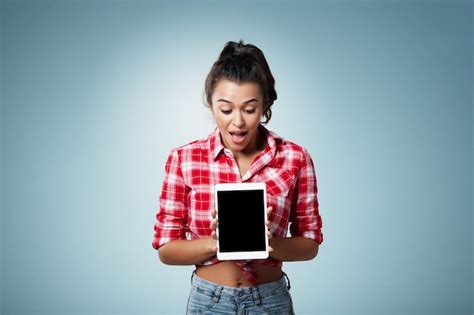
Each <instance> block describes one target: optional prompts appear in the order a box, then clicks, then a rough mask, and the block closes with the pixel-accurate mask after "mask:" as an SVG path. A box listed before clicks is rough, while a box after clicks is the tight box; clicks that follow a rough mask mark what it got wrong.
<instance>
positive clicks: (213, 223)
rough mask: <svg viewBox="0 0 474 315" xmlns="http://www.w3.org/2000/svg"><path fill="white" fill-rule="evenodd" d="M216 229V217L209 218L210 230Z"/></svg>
mask: <svg viewBox="0 0 474 315" xmlns="http://www.w3.org/2000/svg"><path fill="white" fill-rule="evenodd" d="M216 229H217V219H215V218H214V219H212V220H211V230H213V231H215V230H216Z"/></svg>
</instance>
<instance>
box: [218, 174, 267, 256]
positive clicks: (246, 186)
mask: <svg viewBox="0 0 474 315" xmlns="http://www.w3.org/2000/svg"><path fill="white" fill-rule="evenodd" d="M235 190H262V191H263V205H264V207H263V208H264V209H263V211H264V218H265V220H264V222H265V221H266V218H267V189H266V185H265V183H226V184H217V185H216V186H215V202H216V217H217V220H218V221H219V200H218V198H217V193H218V192H219V191H235ZM266 231H267V228H266V227H265V250H263V251H251V252H221V251H220V249H219V224H217V229H216V233H217V259H219V260H234V259H265V258H268V256H269V252H268V235H267V232H266Z"/></svg>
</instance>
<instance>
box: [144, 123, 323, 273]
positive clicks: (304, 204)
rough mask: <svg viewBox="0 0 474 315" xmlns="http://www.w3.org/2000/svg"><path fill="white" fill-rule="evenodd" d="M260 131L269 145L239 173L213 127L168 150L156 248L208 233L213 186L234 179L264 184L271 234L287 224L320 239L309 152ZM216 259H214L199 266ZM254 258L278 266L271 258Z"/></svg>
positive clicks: (280, 233) (294, 232)
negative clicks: (246, 168)
mask: <svg viewBox="0 0 474 315" xmlns="http://www.w3.org/2000/svg"><path fill="white" fill-rule="evenodd" d="M260 131H261V132H263V133H264V134H265V135H266V137H267V147H266V148H265V150H264V151H263V152H261V153H260V154H259V155H258V156H257V158H256V159H255V160H254V161H253V163H252V165H251V166H250V168H249V169H248V171H247V173H246V174H244V175H243V176H242V177H241V176H240V172H239V168H238V165H237V163H236V161H235V159H234V158H233V155H232V152H231V151H230V150H228V149H226V148H225V147H224V146H223V144H222V142H221V137H220V133H219V130H218V129H217V128H216V129H215V131H214V132H213V133H212V134H211V135H209V136H208V137H207V138H205V139H202V140H198V141H194V142H191V143H189V144H187V145H184V146H181V147H179V148H177V149H174V150H172V152H171V154H170V155H169V157H168V160H167V162H166V166H165V171H166V173H165V178H164V181H163V188H162V192H161V196H160V208H159V211H158V213H157V215H156V219H157V222H156V224H155V227H154V228H155V235H154V240H153V247H154V248H155V249H158V248H160V247H161V246H162V245H164V244H166V243H167V242H169V241H171V240H177V239H197V238H205V237H209V236H210V235H211V229H210V220H211V209H213V208H214V207H215V201H214V186H215V185H216V184H218V183H238V182H264V183H266V187H267V203H268V206H272V207H273V211H272V212H271V215H270V218H269V220H270V222H271V227H270V228H271V232H272V233H273V235H275V236H287V232H288V228H289V230H290V234H291V235H292V236H303V237H306V238H310V239H313V240H315V241H316V242H317V243H319V244H321V243H322V241H323V234H322V233H321V227H322V221H321V217H320V215H319V210H318V199H317V183H316V174H315V171H314V165H313V161H312V159H311V157H310V155H309V153H308V152H307V151H306V150H305V149H304V148H302V147H300V146H298V145H296V144H294V143H291V142H289V141H286V140H284V139H282V138H281V137H278V136H277V135H276V134H274V133H272V132H271V131H269V130H267V129H266V128H264V127H263V126H260ZM217 262H218V260H217V259H216V258H214V259H211V260H209V261H207V262H203V264H213V263H217ZM256 262H258V263H264V264H269V265H277V266H278V265H281V262H278V261H276V260H274V259H271V258H269V259H265V260H261V261H256ZM242 265H243V264H242Z"/></svg>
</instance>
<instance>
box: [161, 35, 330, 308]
mask: <svg viewBox="0 0 474 315" xmlns="http://www.w3.org/2000/svg"><path fill="white" fill-rule="evenodd" d="M274 86H275V80H274V78H273V76H272V74H271V72H270V68H269V67H268V64H267V61H266V59H265V57H264V55H263V53H262V51H261V50H260V49H259V48H257V47H256V46H254V45H251V44H244V43H243V42H242V41H240V42H239V43H236V42H228V43H227V44H226V45H225V47H224V49H223V50H222V52H221V54H220V56H219V59H218V60H217V61H216V62H215V63H214V65H213V66H212V68H211V70H210V72H209V74H208V76H207V79H206V83H205V100H206V103H207V104H206V105H207V106H208V107H209V109H210V110H211V111H212V113H213V116H214V119H215V122H216V125H217V128H216V129H215V131H214V132H213V133H212V134H210V135H209V136H208V137H206V138H205V139H202V140H198V141H194V142H191V143H189V144H186V145H184V146H181V147H179V148H177V149H174V150H172V152H171V154H170V155H169V157H168V160H167V162H166V167H165V169H166V174H165V179H164V183H163V188H162V193H161V197H160V209H159V211H158V214H157V223H156V224H155V237H154V241H153V247H154V248H155V249H158V250H159V251H158V252H159V257H160V259H161V261H162V262H163V263H165V264H170V265H196V270H195V271H194V273H193V276H192V290H191V294H190V296H189V300H188V306H187V313H188V314H194V313H200V314H202V313H204V314H218V313H225V314H237V313H238V314H241V313H245V314H252V313H255V314H292V313H293V305H292V302H291V297H290V294H289V288H290V285H289V280H288V278H287V277H286V274H285V273H284V272H283V271H282V262H283V261H301V260H310V259H313V258H314V257H316V255H317V253H318V248H319V244H321V243H322V241H323V236H322V233H321V227H322V221H321V217H320V215H319V211H318V200H317V195H316V194H317V186H316V175H315V172H314V165H313V162H312V160H311V157H310V155H309V154H308V152H307V151H306V150H305V149H304V148H302V147H301V146H298V145H296V144H294V143H292V142H289V141H287V140H284V139H283V138H281V137H279V136H277V135H276V134H274V133H272V132H271V131H269V130H268V129H266V128H265V127H264V126H263V125H265V124H266V123H268V121H269V120H270V118H271V114H272V112H271V106H272V105H273V102H274V101H275V100H276V99H277V94H276V91H275V88H274ZM228 182H265V183H266V186H267V202H268V210H269V211H268V212H269V217H268V222H267V226H268V230H269V231H268V232H269V244H270V247H271V248H270V251H271V252H270V257H269V258H268V259H264V260H253V261H222V262H220V261H218V260H217V258H216V251H217V247H216V233H215V230H216V226H217V220H216V219H215V211H214V186H215V184H217V183H228ZM288 230H289V231H290V234H291V236H290V237H287V231H288Z"/></svg>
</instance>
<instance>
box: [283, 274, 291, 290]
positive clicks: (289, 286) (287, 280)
mask: <svg viewBox="0 0 474 315" xmlns="http://www.w3.org/2000/svg"><path fill="white" fill-rule="evenodd" d="M283 275H284V276H285V278H286V287H287V288H288V291H290V289H291V284H290V278H288V275H287V274H286V273H285V272H283Z"/></svg>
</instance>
